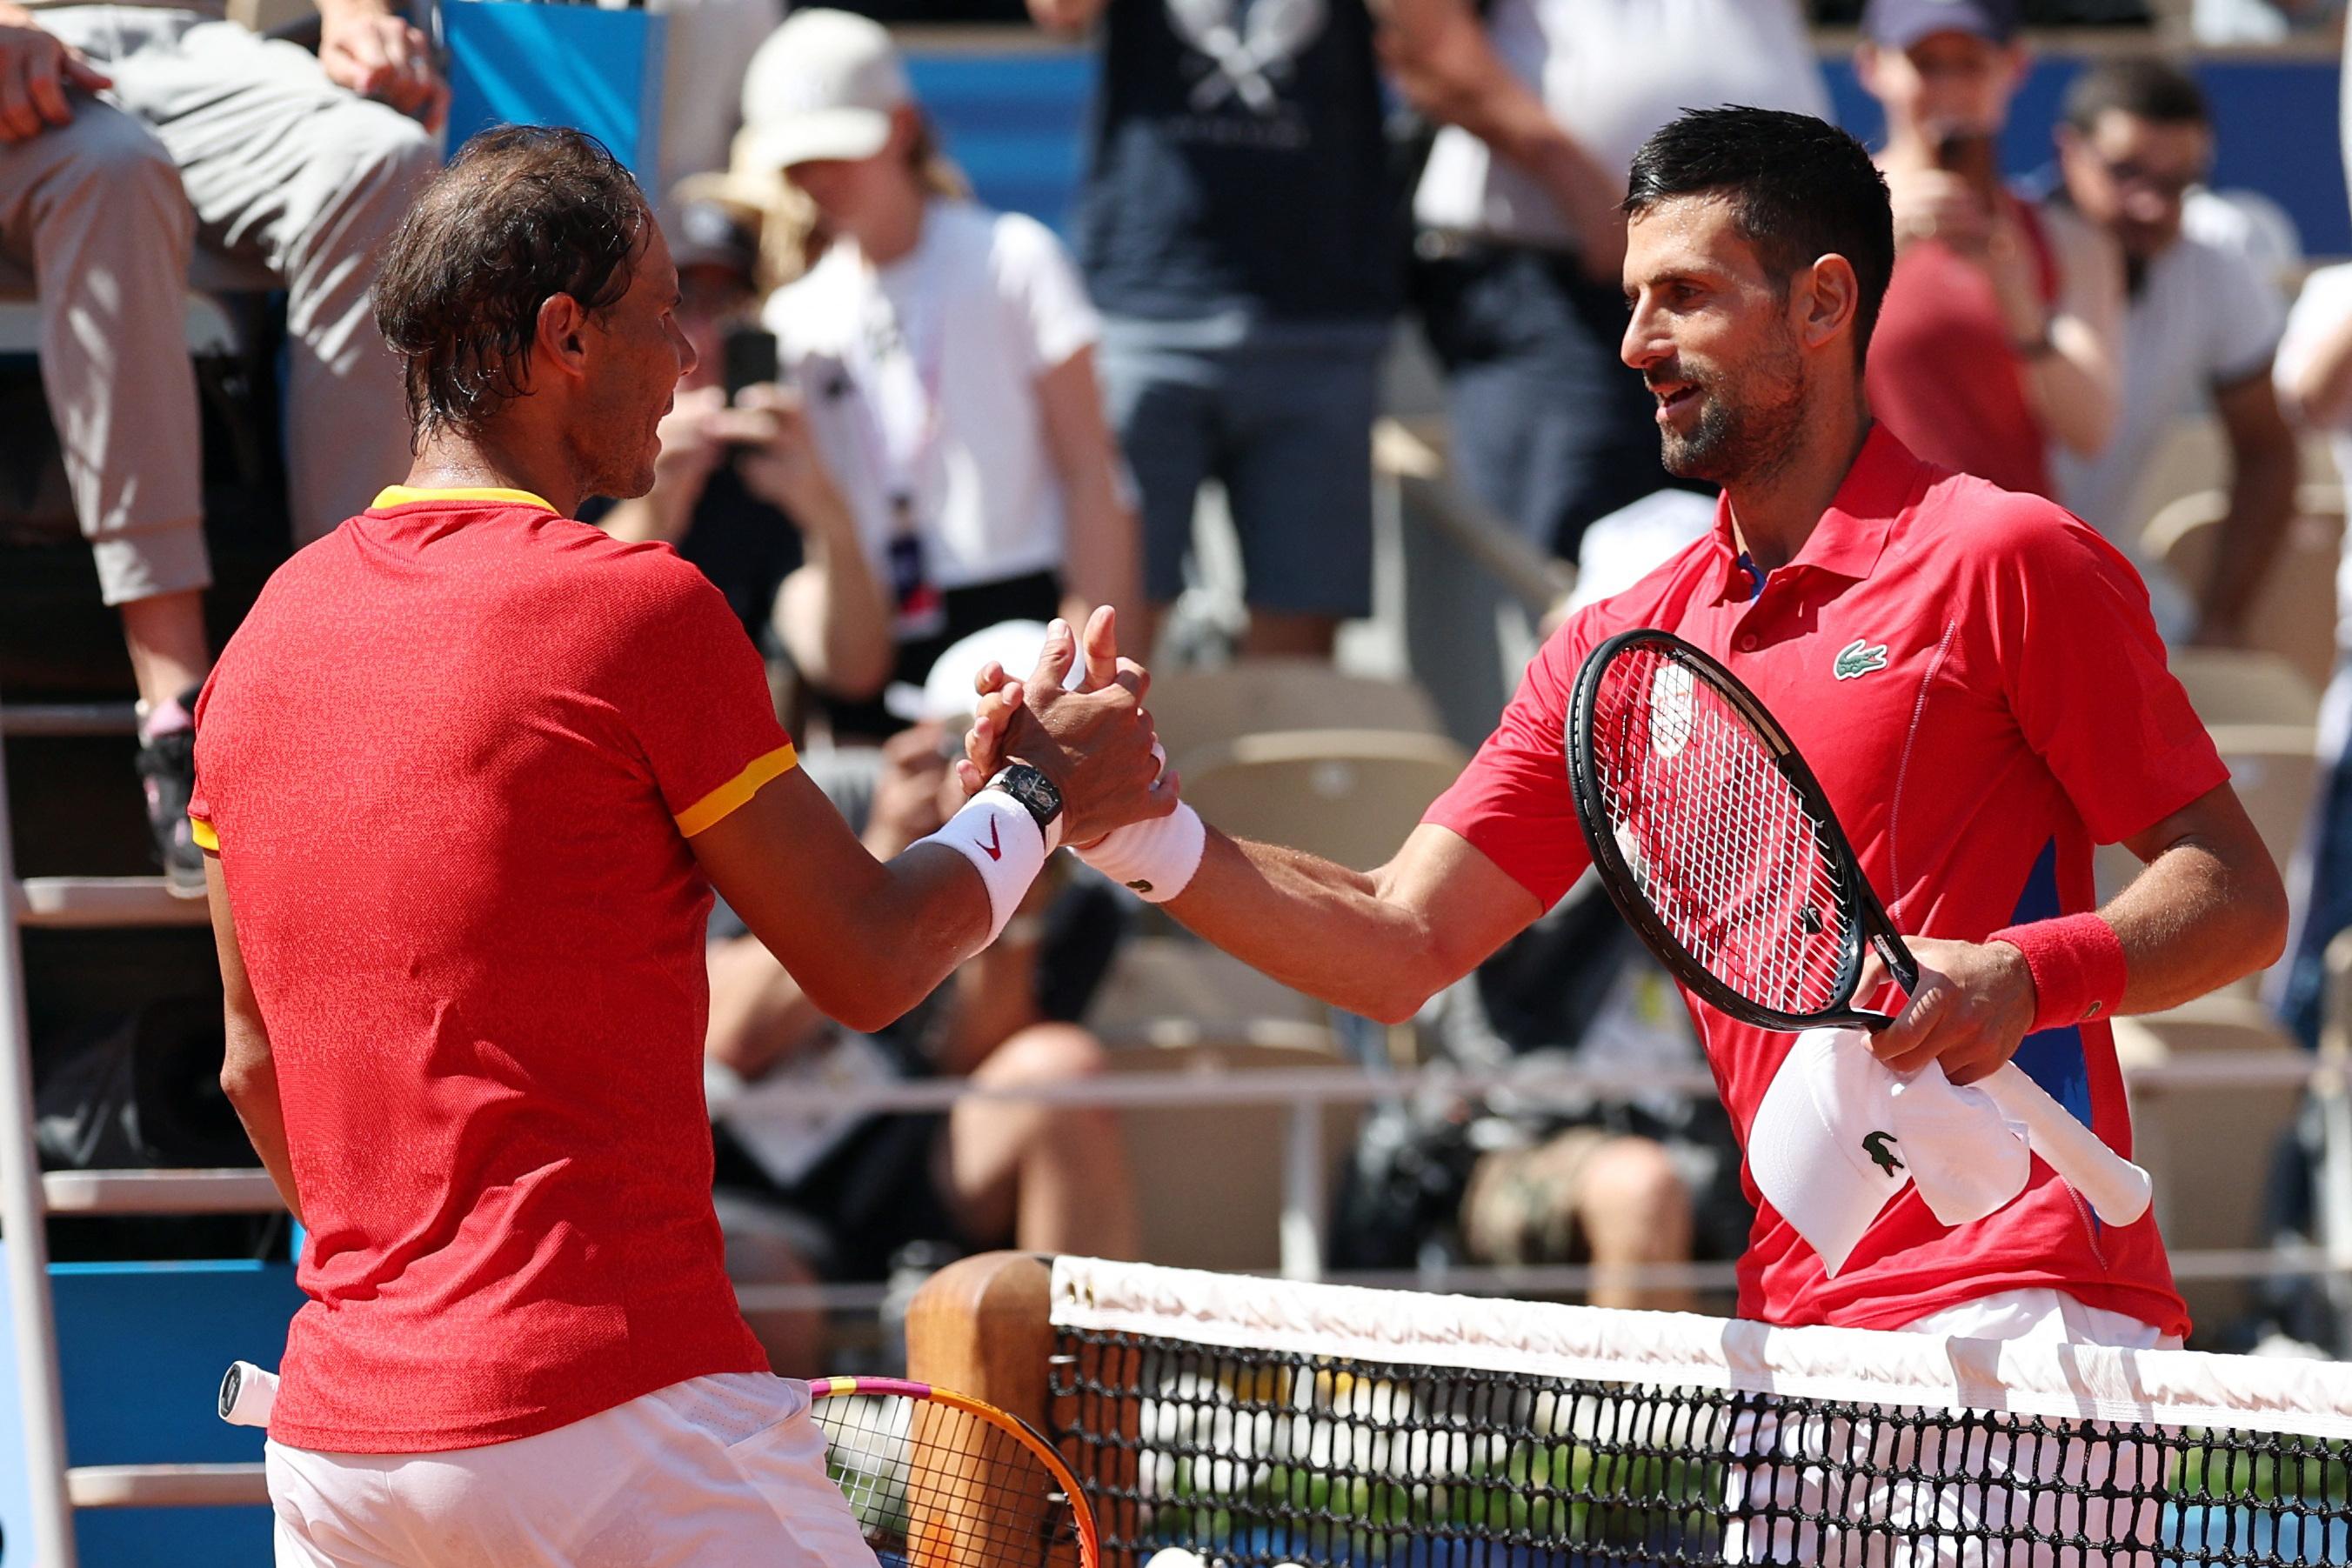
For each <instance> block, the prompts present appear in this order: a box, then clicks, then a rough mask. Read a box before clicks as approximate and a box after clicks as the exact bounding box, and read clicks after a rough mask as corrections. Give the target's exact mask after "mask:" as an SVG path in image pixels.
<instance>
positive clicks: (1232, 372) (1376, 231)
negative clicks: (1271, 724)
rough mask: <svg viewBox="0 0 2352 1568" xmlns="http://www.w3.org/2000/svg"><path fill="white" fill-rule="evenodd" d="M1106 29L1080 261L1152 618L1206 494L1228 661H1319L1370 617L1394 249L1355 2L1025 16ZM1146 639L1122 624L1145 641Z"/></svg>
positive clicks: (1049, 23)
mask: <svg viewBox="0 0 2352 1568" xmlns="http://www.w3.org/2000/svg"><path fill="white" fill-rule="evenodd" d="M1029 9H1030V14H1031V15H1032V16H1034V17H1035V18H1036V20H1037V23H1038V25H1039V26H1043V27H1045V28H1047V29H1049V30H1051V31H1055V32H1060V33H1072V32H1076V31H1079V30H1081V29H1083V28H1085V27H1087V26H1090V25H1091V24H1092V23H1093V22H1094V21H1095V20H1096V19H1097V17H1101V18H1103V19H1104V20H1105V27H1104V36H1103V45H1102V75H1101V78H1100V82H1099V85H1098V87H1097V97H1096V102H1095V112H1094V127H1093V131H1092V142H1093V153H1092V164H1091V167H1090V169H1089V170H1088V172H1087V183H1086V189H1085V193H1084V194H1083V195H1082V196H1081V198H1080V204H1079V212H1078V255H1079V258H1080V261H1081V263H1082V265H1083V266H1084V267H1085V270H1086V277H1087V288H1088V289H1089V290H1090V291H1091V293H1092V295H1093V297H1094V300H1095V303H1096V304H1097V306H1098V307H1099V308H1101V309H1102V311H1103V312H1104V317H1105V319H1104V323H1103V346H1102V375H1103V384H1104V390H1105V392H1106V393H1107V394H1108V398H1109V408H1110V421H1111V425H1112V428H1113V429H1114V430H1115V431H1116V432H1117V433H1118V438H1119V442H1120V444H1121V446H1122V447H1123V448H1124V450H1125V452H1126V455H1127V460H1128V462H1129V465H1130V466H1131V468H1132V471H1133V473H1134V476H1135V482H1136V487H1137V489H1138V491H1139V505H1140V507H1141V511H1142V514H1143V538H1144V591H1145V594H1146V596H1147V597H1148V598H1149V600H1150V602H1151V606H1152V609H1153V612H1154V613H1155V614H1158V613H1160V612H1163V611H1164V610H1165V609H1166V607H1167V606H1168V605H1169V603H1170V602H1171V601H1173V600H1174V599H1175V598H1176V596H1177V594H1178V593H1179V591H1181V588H1182V586H1183V566H1184V560H1185V557H1186V555H1187V553H1188V551H1189V550H1190V549H1191V546H1192V512H1193V507H1194V503H1195V501H1196V499H1197V497H1198V496H1199V493H1200V489H1201V486H1202V481H1203V480H1207V479H1215V480H1216V481H1217V482H1218V483H1219V484H1220V485H1222V486H1223V488H1224V492H1225V497H1226V501H1227V505H1228V507H1229V508H1230V510H1231V512H1232V515H1233V520H1234V532H1235V534H1236V535H1237V536H1238V538H1239V539H1240V543H1241V549H1242V558H1243V566H1244V577H1245V586H1244V597H1245V598H1246V600H1247V601H1248V604H1249V611H1250V615H1249V624H1248V630H1247V632H1245V633H1244V638H1243V643H1242V646H1243V649H1244V652H1246V653H1304V654H1314V655H1320V656H1328V654H1329V653H1330V652H1331V644H1332V639H1333V637H1334V635H1335V634H1336V633H1337V632H1338V629H1339V622H1340V621H1341V620H1343V619H1345V618H1347V617H1349V616H1355V615H1362V614H1366V613H1368V612H1370V608H1371V582H1372V575H1371V570H1372V569H1371V557H1372V552H1371V506H1372V491H1371V461H1372V454H1371V426H1372V419H1373V415H1374V413H1375V410H1376V404H1377V398H1378V386H1379V376H1380V361H1381V352H1382V350H1383V349H1384V348H1385V347H1386V345H1387V342H1388V337H1389V330H1390V319H1391V317H1392V316H1393V315H1394V313H1395V310H1396V307H1397V304H1398V300H1399V296H1400V293H1401V289H1402V277H1401V272H1402V265H1403V254H1402V242H1401V239H1400V238H1399V237H1397V236H1395V235H1393V234H1392V232H1391V231H1392V230H1393V229H1394V228H1395V227H1396V218H1397V210H1396V204H1395V202H1394V201H1393V200H1392V198H1391V194H1390V172H1389V167H1388V157H1387V152H1386V144H1385V142H1384V141H1383V133H1382V120H1383V112H1384V111H1383V106H1382V103H1381V84H1380V79H1379V75H1378V69H1377V65H1376V62H1375V60H1374V57H1373V47H1372V37H1373V25H1372V18H1371V15H1370V12H1369V11H1368V10H1367V9H1366V8H1365V4H1364V0H1283V3H1276V0H1256V3H1254V4H1236V0H1030V5H1029ZM1150 631H1151V628H1150V626H1148V625H1144V626H1139V627H1135V628H1132V629H1131V630H1130V631H1129V635H1130V636H1131V637H1136V639H1137V641H1136V643H1135V645H1136V646H1137V647H1139V648H1143V649H1146V650H1148V649H1149V648H1150Z"/></svg>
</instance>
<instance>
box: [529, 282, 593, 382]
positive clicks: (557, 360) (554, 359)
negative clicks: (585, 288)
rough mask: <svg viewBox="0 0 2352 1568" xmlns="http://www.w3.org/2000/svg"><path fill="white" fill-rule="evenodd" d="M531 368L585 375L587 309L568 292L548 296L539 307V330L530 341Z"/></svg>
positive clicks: (575, 375) (581, 378) (560, 373)
mask: <svg viewBox="0 0 2352 1568" xmlns="http://www.w3.org/2000/svg"><path fill="white" fill-rule="evenodd" d="M530 357H531V360H532V361H533V365H532V368H533V369H534V370H535V369H537V368H539V367H541V366H544V367H545V368H546V369H547V370H548V371H550V372H551V373H552V374H555V375H559V376H571V377H574V378H577V379H580V380H585V379H586V378H587V374H588V312H587V311H585V310H583V309H582V308H580V301H578V300H577V299H574V298H572V296H571V295H569V294H553V295H550V296H549V297H548V298H547V299H546V300H545V301H544V302H543V303H541V306H540V308H539V330H538V331H537V332H536V333H535V334H533V336H532V340H531V354H530Z"/></svg>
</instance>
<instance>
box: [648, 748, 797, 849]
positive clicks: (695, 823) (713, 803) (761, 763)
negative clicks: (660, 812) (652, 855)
mask: <svg viewBox="0 0 2352 1568" xmlns="http://www.w3.org/2000/svg"><path fill="white" fill-rule="evenodd" d="M800 760H801V754H800V753H799V752H797V751H795V750H793V743H792V742H791V741H789V740H788V741H786V742H784V743H783V744H782V746H779V747H776V749H775V750H773V751H771V752H770V753H768V754H767V755H766V756H765V757H762V758H758V759H757V760H756V761H754V762H753V763H752V764H751V766H750V767H749V768H745V769H743V771H742V772H740V773H738V774H737V775H735V777H734V778H732V779H729V780H727V782H726V783H724V784H721V785H720V786H719V788H718V789H713V790H712V791H711V792H710V793H709V794H708V795H705V796H704V797H703V798H702V799H701V800H697V801H696V802H695V803H694V804H693V805H691V806H688V808H687V809H686V810H683V811H680V812H679V813H678V814H677V831H679V832H681V833H684V834H685V835H686V836H687V837H688V838H689V839H690V838H692V837H694V835H695V834H697V833H698V832H700V831H703V830H704V829H705V828H712V827H716V826H718V825H719V822H720V821H724V820H725V819H726V818H727V817H728V816H729V815H730V813H732V812H733V811H734V810H736V809H737V808H738V807H740V806H741V805H742V804H743V803H744V802H745V801H747V800H751V797H752V796H754V795H756V794H758V793H759V792H760V789H761V786H763V785H765V784H766V783H767V782H768V780H769V779H774V778H777V777H779V776H781V775H782V774H786V773H789V772H791V771H792V770H793V768H797V767H799V766H800Z"/></svg>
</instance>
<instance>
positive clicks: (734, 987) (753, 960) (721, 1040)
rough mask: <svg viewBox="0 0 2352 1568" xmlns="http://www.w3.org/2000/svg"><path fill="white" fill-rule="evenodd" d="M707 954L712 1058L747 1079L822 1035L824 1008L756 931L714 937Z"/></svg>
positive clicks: (706, 1045)
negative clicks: (719, 938) (726, 938)
mask: <svg viewBox="0 0 2352 1568" xmlns="http://www.w3.org/2000/svg"><path fill="white" fill-rule="evenodd" d="M709 967H710V1024H709V1028H708V1029H707V1030H705V1031H704V1033H703V1046H702V1049H703V1054H704V1055H706V1056H708V1057H709V1059H710V1060H711V1061H715V1062H717V1063H719V1065H720V1066H721V1067H724V1068H726V1069H728V1070H729V1071H731V1072H733V1073H734V1074H735V1075H736V1076H737V1077H738V1078H740V1079H742V1080H743V1081H744V1082H747V1083H748V1082H751V1081H752V1080H754V1079H757V1078H760V1077H762V1076H764V1075H765V1074H767V1073H768V1072H770V1071H772V1070H773V1069H774V1068H775V1067H776V1065H777V1064H778V1063H779V1062H782V1061H789V1060H790V1059H791V1058H793V1057H794V1056H797V1055H799V1054H800V1053H801V1052H802V1051H806V1050H807V1049H808V1048H809V1047H810V1046H812V1045H814V1044H815V1043H816V1042H817V1041H818V1040H823V1039H824V1035H825V1030H827V1029H828V1028H829V1027H830V1025H829V1023H828V1021H827V1020H826V1019H825V1016H824V1012H823V1011H822V1010H821V1009H819V1008H818V1007H817V1005H816V1004H815V1003H814V1002H813V1001H811V1000H809V998H808V994H807V993H806V992H805V991H803V990H802V989H801V988H800V983H799V982H798V981H796V980H794V979H793V976H792V971H791V970H789V969H787V968H785V967H783V966H782V964H779V963H777V962H776V956H775V955H774V954H772V953H771V952H769V951H768V949H767V948H766V947H765V946H762V945H761V941H760V939H759V938H758V937H757V936H738V937H735V938H733V939H732V940H730V941H726V942H714V943H712V944H711V945H710V951H709Z"/></svg>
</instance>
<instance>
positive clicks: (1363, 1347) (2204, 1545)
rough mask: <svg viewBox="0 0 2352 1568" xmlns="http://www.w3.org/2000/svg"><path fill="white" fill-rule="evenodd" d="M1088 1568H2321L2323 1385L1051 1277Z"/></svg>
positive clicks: (1198, 1277) (1059, 1273)
mask: <svg viewBox="0 0 2352 1568" xmlns="http://www.w3.org/2000/svg"><path fill="white" fill-rule="evenodd" d="M1051 1303H1052V1305H1051V1314H1052V1320H1053V1333H1054V1342H1055V1354H1054V1357H1053V1368H1052V1375H1051V1379H1050V1395H1051V1399H1052V1420H1053V1424H1054V1426H1055V1429H1056V1435H1057V1437H1058V1438H1059V1440H1060V1441H1061V1442H1062V1444H1063V1448H1064V1451H1065V1453H1066V1456H1067V1457H1068V1458H1070V1460H1071V1462H1072V1464H1073V1466H1074V1468H1076V1469H1077V1470H1078V1473H1079V1474H1080V1476H1081V1477H1082V1478H1083V1479H1085V1482H1086V1486H1087V1491H1088V1494H1089V1497H1090V1499H1091V1500H1092V1502H1093V1504H1094V1508H1095V1511H1096V1514H1097V1522H1098V1525H1099V1528H1100V1530H1101V1531H1102V1536H1103V1544H1104V1549H1105V1560H1106V1563H1107V1564H1108V1568H1132V1565H1135V1564H1140V1563H1144V1562H1146V1561H1147V1560H1148V1559H1149V1558H1150V1556H1151V1555H1153V1554H1154V1553H1155V1552H1158V1551H1160V1550H1161V1549H1164V1548H1167V1547H1171V1546H1176V1547H1182V1548H1186V1549H1188V1550H1190V1551H1192V1552H1195V1553H1197V1554H1198V1555H1200V1556H1201V1557H1202V1559H1203V1560H1205V1561H1206V1562H1207V1563H1211V1564H1226V1565H1229V1568H1272V1565H1274V1564H1277V1563H1283V1564H1300V1565H1303V1568H1325V1565H1338V1564H1349V1565H1354V1564H1364V1565H1379V1568H1584V1565H1600V1564H1614V1563H1821V1564H1837V1565H1859V1564H1872V1565H1878V1564H1885V1565H1888V1568H1914V1565H1918V1568H1924V1565H1926V1564H1942V1563H1953V1564H1969V1565H1981V1568H2011V1565H2026V1564H2031V1565H2033V1568H2042V1565H2048V1568H2075V1565H2077V1564H2081V1565H2085V1568H2087V1565H2091V1564H2129V1565H2132V1568H2172V1565H2175V1564H2182V1565H2185V1564H2190V1563H2244V1564H2265V1565H2267V1564H2276V1563H2352V1366H2347V1365H2336V1364H2323V1363H2313V1362H2290V1361H2281V1360H2269V1359H2258V1358H2254V1357H2246V1356H2220V1355H2208V1354H2198V1353H2194V1352H2187V1351H2147V1352H2130V1351H2116V1350H2106V1349H2102V1348H2097V1347H2088V1346H2065V1345H2050V1344H2038V1345H2035V1344H2024V1343H2004V1342H1997V1341H1990V1340H1960V1339H1947V1338H1942V1337H1938V1336H1933V1335H1927V1334H1906V1333H1872V1332H1865V1331H1858V1330H1850V1329H1827V1328H1811V1329H1770V1328H1767V1327H1765V1326H1764V1325H1762V1324H1760V1323H1754V1322H1731V1321H1725V1320H1721V1319H1712V1318H1702V1317H1696V1316H1692V1315H1687V1314H1681V1313H1665V1312H1620V1311H1612V1310H1603V1309H1596V1308H1590V1307H1569V1306H1550V1305H1541V1304H1536V1303H1529V1302H1519V1301H1485V1300H1471V1299H1465V1298H1461V1297H1448V1296H1433V1295H1422V1294H1414V1293H1411V1292H1404V1291H1370V1290H1363V1289H1358V1288H1351V1287H1346V1286H1336V1285H1309V1284H1301V1283H1297V1282H1294V1281H1273V1280H1260V1279H1246V1278H1239V1277H1234V1276H1227V1275H1218V1274H1207V1273H1200V1272H1195V1271H1192V1270H1170V1269H1157V1268H1150V1267H1147V1266H1142V1265H1135V1264H1114V1263H1105V1262H1099V1261H1095V1260H1082V1259H1062V1260H1057V1261H1056V1263H1055V1268H1054V1275H1053V1283H1052V1296H1051Z"/></svg>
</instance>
